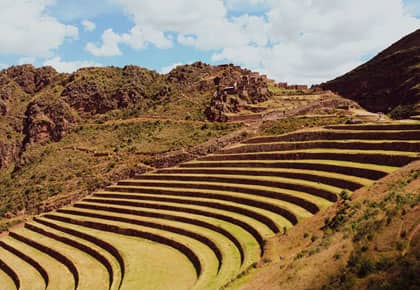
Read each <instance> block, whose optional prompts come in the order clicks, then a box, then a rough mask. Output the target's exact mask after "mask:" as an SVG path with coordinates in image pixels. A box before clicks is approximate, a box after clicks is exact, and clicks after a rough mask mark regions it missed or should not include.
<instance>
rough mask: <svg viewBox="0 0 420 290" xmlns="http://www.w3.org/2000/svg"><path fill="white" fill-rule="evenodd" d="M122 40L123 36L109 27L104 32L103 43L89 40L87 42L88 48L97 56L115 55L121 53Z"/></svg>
mask: <svg viewBox="0 0 420 290" xmlns="http://www.w3.org/2000/svg"><path fill="white" fill-rule="evenodd" d="M120 42H121V36H120V35H118V34H116V33H115V32H114V31H113V30H112V29H107V30H105V31H104V33H103V34H102V44H101V46H97V45H96V44H94V43H92V42H89V43H87V44H86V47H85V48H86V50H87V51H89V52H90V53H91V54H93V55H95V56H114V55H121V50H120V48H119V47H118V44H119V43H120Z"/></svg>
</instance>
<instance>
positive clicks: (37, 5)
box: [0, 0, 78, 57]
mask: <svg viewBox="0 0 420 290" xmlns="http://www.w3.org/2000/svg"><path fill="white" fill-rule="evenodd" d="M53 2H54V1H52V0H38V1H15V0H1V1H0V19H1V26H0V39H1V40H2V41H1V42H0V53H2V54H17V55H26V56H32V57H36V56H42V57H45V56H48V55H50V54H51V52H52V51H53V50H55V49H57V48H58V47H59V46H60V45H61V44H62V43H63V42H64V40H65V39H75V38H77V37H78V29H77V27H75V26H73V25H65V24H63V23H61V22H59V21H58V20H57V19H55V18H54V17H51V16H49V15H48V14H47V12H46V9H47V8H48V7H49V6H50V5H52V4H53Z"/></svg>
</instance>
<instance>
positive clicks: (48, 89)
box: [0, 62, 348, 231]
mask: <svg viewBox="0 0 420 290" xmlns="http://www.w3.org/2000/svg"><path fill="white" fill-rule="evenodd" d="M347 103H348V101H346V100H344V99H342V98H339V97H337V96H334V95H333V94H331V93H328V92H322V91H321V92H311V91H309V90H306V91H301V90H296V89H279V88H278V87H276V84H275V82H274V81H271V80H269V79H267V78H266V77H265V76H263V75H259V74H258V73H254V72H252V71H250V70H247V69H242V68H240V67H238V66H233V65H220V66H211V65H207V64H204V63H201V62H197V63H194V64H192V65H184V66H178V67H177V68H175V69H173V70H172V71H171V72H169V73H168V74H166V75H162V74H158V73H156V72H154V71H149V70H147V69H144V68H140V67H137V66H125V67H123V68H117V67H101V68H95V67H92V68H84V69H80V70H78V71H76V72H75V73H73V74H60V73H57V72H56V71H55V70H54V69H53V68H51V67H41V68H35V67H33V66H31V65H22V66H14V67H11V68H8V69H5V70H3V71H1V72H0V107H1V108H2V109H1V110H0V231H2V230H4V229H6V228H7V227H9V226H10V225H12V224H15V223H19V222H21V221H22V219H23V218H25V216H26V215H31V214H34V213H38V212H43V211H45V210H48V209H53V208H57V207H59V206H61V205H63V204H67V203H69V202H71V201H74V200H77V199H79V198H81V197H82V196H85V195H87V194H89V193H91V192H93V191H94V190H96V189H99V188H102V187H104V186H106V185H109V184H111V183H112V182H115V181H117V180H119V179H121V178H128V177H130V176H133V175H134V174H136V173H140V172H144V171H149V170H152V169H154V168H160V167H165V166H170V165H174V164H177V163H179V162H182V161H186V160H191V159H193V158H196V157H198V156H202V155H205V154H207V153H209V152H213V151H215V150H217V149H219V148H221V147H223V146H225V145H227V144H230V143H232V142H238V141H240V140H242V139H243V138H245V137H246V136H247V134H249V133H252V132H253V131H255V128H257V127H258V126H256V125H252V126H244V124H243V123H242V122H251V123H258V122H262V120H263V119H264V120H266V119H270V118H271V119H273V118H274V119H276V118H285V117H288V116H294V115H298V114H304V113H307V112H311V110H312V111H313V110H317V112H318V113H320V114H331V113H337V112H340V114H342V115H343V116H344V115H345V114H347V113H346V110H340V109H335V108H336V107H337V106H340V105H343V104H347ZM333 119H334V118H333ZM340 120H341V121H344V117H343V118H341V119H340ZM216 121H228V122H216ZM308 125H309V124H308Z"/></svg>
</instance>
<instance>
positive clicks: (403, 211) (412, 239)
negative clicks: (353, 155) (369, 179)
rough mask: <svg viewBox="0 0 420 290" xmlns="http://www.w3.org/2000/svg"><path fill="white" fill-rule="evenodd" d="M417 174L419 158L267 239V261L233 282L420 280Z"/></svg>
mask: <svg viewBox="0 0 420 290" xmlns="http://www.w3.org/2000/svg"><path fill="white" fill-rule="evenodd" d="M419 176H420V162H419V161H417V162H414V163H412V164H410V165H408V166H406V167H404V168H403V169H401V170H399V171H396V172H394V173H392V174H391V175H389V176H387V177H385V178H384V179H382V180H380V181H378V182H376V183H374V184H373V185H372V186H370V187H366V188H362V189H360V190H358V191H356V192H355V193H354V194H353V196H352V197H351V199H350V200H341V201H340V202H339V203H337V204H336V205H334V206H332V207H330V208H329V209H327V210H326V211H324V212H321V213H319V214H317V215H315V216H314V217H313V218H311V219H308V220H306V221H304V222H302V223H301V224H298V225H297V226H296V227H294V228H292V229H290V230H289V231H288V233H287V234H286V235H281V236H277V237H275V238H273V239H272V240H269V241H268V242H267V245H266V255H265V257H264V259H263V262H261V265H260V266H261V268H259V269H257V270H253V271H252V272H251V273H252V274H251V275H248V276H247V277H246V278H242V280H239V281H237V282H236V284H233V285H231V287H232V288H235V289H236V288H239V289H243V290H245V289H308V288H309V289H320V288H322V289H360V288H362V289H366V288H367V289H410V287H416V286H415V285H417V286H418V285H419V281H418V275H417V274H418V272H419V266H418V253H419V243H418V241H419V234H418V228H419V227H418V224H419V215H418V210H419V201H420V200H419V193H420V179H419ZM416 273H417V274H416ZM244 282H247V283H245V284H244V285H242V286H240V285H241V283H242V284H243V283H244ZM262 285H263V286H262ZM412 289H415V288H412Z"/></svg>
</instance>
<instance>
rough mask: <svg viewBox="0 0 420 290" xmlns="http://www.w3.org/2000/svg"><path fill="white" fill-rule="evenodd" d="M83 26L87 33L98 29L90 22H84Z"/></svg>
mask: <svg viewBox="0 0 420 290" xmlns="http://www.w3.org/2000/svg"><path fill="white" fill-rule="evenodd" d="M81 24H82V25H83V28H84V29H85V31H89V32H90V31H94V30H95V28H96V24H95V23H94V22H92V21H90V20H83V21H82V22H81Z"/></svg>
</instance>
